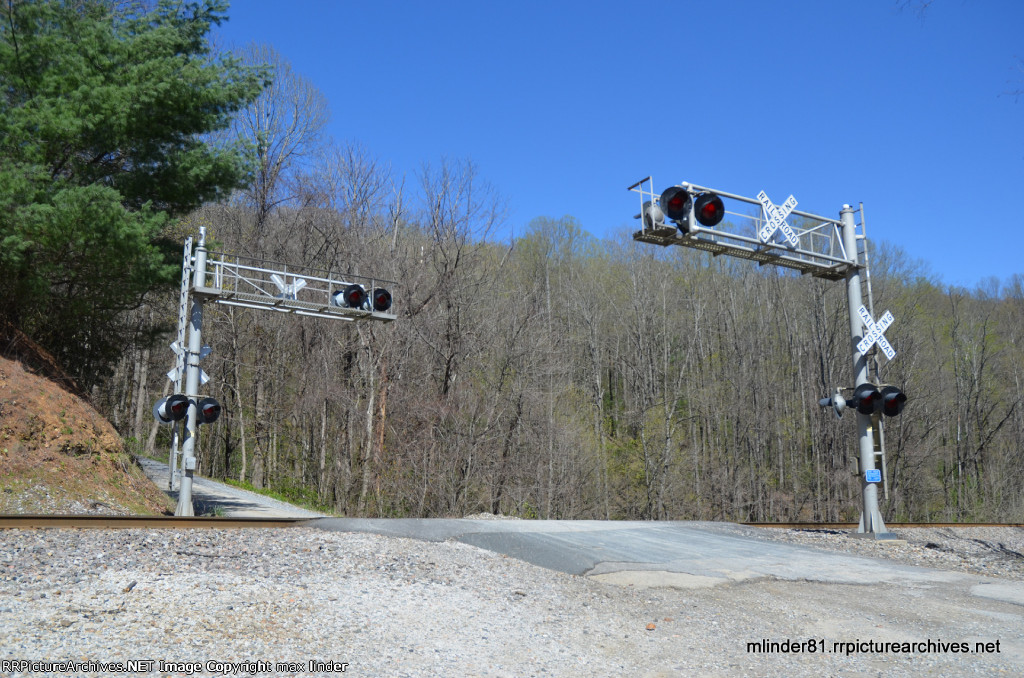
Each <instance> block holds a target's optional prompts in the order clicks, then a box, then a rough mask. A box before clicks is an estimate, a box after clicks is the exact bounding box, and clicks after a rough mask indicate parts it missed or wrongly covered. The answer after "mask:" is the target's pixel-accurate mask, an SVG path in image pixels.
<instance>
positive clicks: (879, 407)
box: [818, 383, 907, 417]
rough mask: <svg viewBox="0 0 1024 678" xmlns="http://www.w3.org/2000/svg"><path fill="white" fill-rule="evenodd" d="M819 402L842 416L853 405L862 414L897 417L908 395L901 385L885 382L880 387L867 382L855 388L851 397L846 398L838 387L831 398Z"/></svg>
mask: <svg viewBox="0 0 1024 678" xmlns="http://www.w3.org/2000/svg"><path fill="white" fill-rule="evenodd" d="M818 404H819V405H821V406H822V407H831V408H832V409H833V410H834V411H835V413H836V416H837V417H841V416H842V414H843V410H845V409H846V408H847V407H853V408H855V409H856V410H857V411H858V412H860V413H861V414H866V415H873V414H878V413H881V414H884V415H885V416H887V417H896V416H899V414H900V413H901V412H903V408H904V407H905V406H906V404H907V395H906V394H905V393H904V392H903V391H901V390H900V389H899V387H897V386H892V385H891V384H883V385H882V387H881V388H879V387H877V386H875V385H874V384H871V383H865V384H861V385H860V386H858V387H857V388H855V389H854V390H853V395H852V396H850V398H844V397H843V394H842V392H841V391H840V390H839V389H836V392H835V393H834V394H832V397H831V398H822V399H821V400H819V401H818Z"/></svg>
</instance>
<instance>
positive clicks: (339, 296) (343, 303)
mask: <svg viewBox="0 0 1024 678" xmlns="http://www.w3.org/2000/svg"><path fill="white" fill-rule="evenodd" d="M331 303H332V304H334V305H335V306H340V307H342V308H358V309H362V310H365V311H368V310H370V309H371V308H372V309H373V310H374V311H376V312H378V313H383V312H384V311H387V310H388V309H389V308H391V293H390V292H388V291H387V290H386V289H384V288H383V287H378V288H376V289H374V290H373V299H372V303H371V299H370V295H369V294H367V292H366V288H364V287H363V286H362V285H354V284H353V285H349V286H348V287H346V288H345V289H343V290H339V291H337V292H335V293H334V294H333V295H331Z"/></svg>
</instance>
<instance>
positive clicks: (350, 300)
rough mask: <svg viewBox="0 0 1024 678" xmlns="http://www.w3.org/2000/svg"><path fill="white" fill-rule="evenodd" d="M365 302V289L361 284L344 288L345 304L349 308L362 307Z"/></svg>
mask: <svg viewBox="0 0 1024 678" xmlns="http://www.w3.org/2000/svg"><path fill="white" fill-rule="evenodd" d="M364 304H366V290H364V289H363V286H362V285H349V286H348V287H346V288H345V305H346V306H348V307H349V308H362V307H363V305H364Z"/></svg>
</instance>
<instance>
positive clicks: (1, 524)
mask: <svg viewBox="0 0 1024 678" xmlns="http://www.w3.org/2000/svg"><path fill="white" fill-rule="evenodd" d="M311 520H316V519H315V518H225V517H217V516H210V517H184V516H74V515H64V516H38V515H5V516H0V529H7V530H11V529H20V530H35V529H48V528H67V527H70V528H76V529H98V530H112V529H127V528H140V529H151V528H163V529H171V530H180V529H191V528H198V529H228V528H271V527H273V528H276V527H301V526H302V525H303V524H305V523H308V522H310V521H311Z"/></svg>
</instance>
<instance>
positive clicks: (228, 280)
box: [192, 252, 397, 322]
mask: <svg viewBox="0 0 1024 678" xmlns="http://www.w3.org/2000/svg"><path fill="white" fill-rule="evenodd" d="M275 278H276V280H275ZM300 281H301V282H300ZM203 282H204V283H205V284H197V285H196V286H195V287H194V288H193V289H192V293H193V294H194V295H195V296H196V297H199V298H201V299H203V300H204V301H214V302H216V303H219V304H227V305H229V306H242V307H245V308H256V309H263V310H269V311H280V312H282V313H294V314H296V315H308V316H314V317H317V318H333V319H335V320H379V321H383V322H390V321H392V320H395V318H396V317H397V316H396V315H395V314H394V313H391V312H381V311H372V310H366V309H360V308H347V307H344V306H337V305H335V304H334V303H332V298H333V296H334V295H335V294H337V293H338V292H342V291H344V290H345V288H346V287H348V286H349V285H352V284H358V285H362V286H363V287H364V288H365V289H366V291H367V292H368V293H371V294H372V292H373V290H374V289H375V288H377V287H380V286H386V287H392V286H394V285H397V283H395V282H393V281H391V280H384V279H381V278H367V277H362V276H355V275H348V274H346V275H340V274H338V275H335V274H333V273H331V272H329V271H318V270H315V269H311V268H305V267H295V266H286V265H284V264H280V265H277V266H276V268H269V267H268V265H267V263H266V262H262V261H259V260H256V259H249V258H246V257H239V256H234V255H227V254H221V253H219V252H210V253H209V254H208V258H207V261H206V276H205V280H204V281H203ZM296 288H297V289H296ZM389 311H390V309H389Z"/></svg>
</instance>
